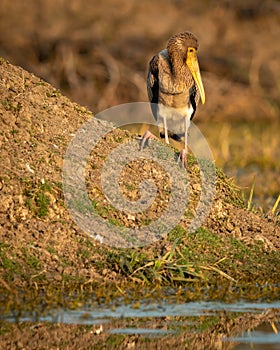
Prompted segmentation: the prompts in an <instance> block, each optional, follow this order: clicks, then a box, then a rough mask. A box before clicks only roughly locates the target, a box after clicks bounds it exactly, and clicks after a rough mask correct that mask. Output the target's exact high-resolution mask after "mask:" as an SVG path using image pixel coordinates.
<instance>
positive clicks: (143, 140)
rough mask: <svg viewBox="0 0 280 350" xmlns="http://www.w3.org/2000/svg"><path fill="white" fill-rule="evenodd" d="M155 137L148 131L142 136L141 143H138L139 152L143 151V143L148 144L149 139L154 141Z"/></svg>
mask: <svg viewBox="0 0 280 350" xmlns="http://www.w3.org/2000/svg"><path fill="white" fill-rule="evenodd" d="M156 138H157V137H156V136H155V135H154V134H152V133H151V132H150V131H149V130H147V131H146V132H145V133H144V135H143V136H142V139H141V142H140V151H143V148H144V146H145V143H146V141H147V143H148V144H149V142H150V140H151V139H156Z"/></svg>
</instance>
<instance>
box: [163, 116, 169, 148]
mask: <svg viewBox="0 0 280 350" xmlns="http://www.w3.org/2000/svg"><path fill="white" fill-rule="evenodd" d="M163 127H164V138H165V142H166V143H167V144H168V145H169V139H168V131H167V123H166V116H165V115H164V116H163Z"/></svg>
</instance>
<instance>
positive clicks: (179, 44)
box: [167, 32, 205, 104]
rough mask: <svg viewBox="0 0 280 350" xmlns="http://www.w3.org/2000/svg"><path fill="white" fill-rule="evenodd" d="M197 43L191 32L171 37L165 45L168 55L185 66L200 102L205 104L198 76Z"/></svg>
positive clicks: (199, 76)
mask: <svg viewBox="0 0 280 350" xmlns="http://www.w3.org/2000/svg"><path fill="white" fill-rule="evenodd" d="M197 49H198V41H197V38H196V37H195V36H194V35H193V34H192V33H191V32H182V33H179V34H175V35H173V36H172V37H171V38H170V39H169V41H168V44H167V50H168V53H169V55H170V56H171V57H172V56H173V57H176V58H177V59H179V60H180V61H181V64H183V65H186V66H187V67H188V69H189V70H190V72H191V74H192V77H193V79H194V81H195V83H196V85H197V87H198V90H199V93H200V98H201V102H202V103H203V104H204V103H205V92H204V87H203V84H202V79H201V75H200V69H199V64H198V58H197Z"/></svg>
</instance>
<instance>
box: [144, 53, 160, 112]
mask: <svg viewBox="0 0 280 350" xmlns="http://www.w3.org/2000/svg"><path fill="white" fill-rule="evenodd" d="M147 89H148V97H149V100H150V102H151V108H152V112H153V115H154V118H155V119H157V106H156V104H157V103H158V94H159V80H158V55H155V56H154V57H153V58H152V59H151V61H150V64H149V72H148V77H147Z"/></svg>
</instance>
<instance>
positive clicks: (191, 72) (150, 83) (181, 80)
mask: <svg viewBox="0 0 280 350" xmlns="http://www.w3.org/2000/svg"><path fill="white" fill-rule="evenodd" d="M197 50H198V39H197V38H196V36H195V35H194V34H193V33H191V32H189V31H185V32H181V33H178V34H175V35H173V36H171V38H170V39H169V40H168V42H167V45H166V48H165V49H163V50H162V51H160V52H159V53H158V54H156V55H155V56H153V58H152V59H151V61H150V63H149V69H148V76H147V91H148V98H149V101H150V105H151V110H152V114H153V116H154V118H155V120H156V123H157V126H158V128H159V131H160V136H161V138H164V139H165V142H166V143H167V144H169V137H171V138H172V139H174V140H176V141H180V140H181V139H182V137H184V139H185V140H184V141H185V143H184V148H183V150H182V151H181V152H180V154H179V157H178V162H181V163H182V166H183V167H185V164H186V161H185V159H186V155H187V145H188V129H189V126H190V121H191V120H192V119H193V117H194V114H195V112H196V109H197V105H198V103H199V101H201V103H202V104H204V103H205V91H204V87H203V83H202V79H201V74H200V68H199V63H198V58H197ZM182 131H183V132H182ZM152 138H156V137H155V135H154V134H152V133H151V132H150V131H146V132H145V133H144V135H143V136H142V139H141V142H140V149H141V150H143V148H144V145H145V143H146V142H149V141H150V139H152Z"/></svg>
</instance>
